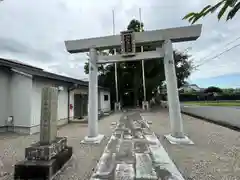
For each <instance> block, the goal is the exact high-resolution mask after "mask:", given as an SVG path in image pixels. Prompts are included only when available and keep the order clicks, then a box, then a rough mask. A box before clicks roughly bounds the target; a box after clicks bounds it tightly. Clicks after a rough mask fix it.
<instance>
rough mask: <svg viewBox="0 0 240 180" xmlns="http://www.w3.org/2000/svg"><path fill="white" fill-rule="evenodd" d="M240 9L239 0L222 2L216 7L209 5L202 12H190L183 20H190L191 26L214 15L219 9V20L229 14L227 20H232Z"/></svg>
mask: <svg viewBox="0 0 240 180" xmlns="http://www.w3.org/2000/svg"><path fill="white" fill-rule="evenodd" d="M239 8H240V1H239V0H221V1H220V2H218V3H217V4H215V5H207V6H206V7H204V8H203V9H202V10H201V11H200V12H190V13H188V14H187V15H186V16H185V17H184V18H183V19H186V20H188V21H189V22H190V23H191V24H194V23H195V22H197V21H198V20H199V19H200V18H202V17H204V16H206V15H208V14H209V13H214V12H215V11H216V10H218V9H219V12H218V14H217V18H218V20H220V19H221V18H222V17H223V15H224V14H227V16H226V20H229V19H232V18H233V17H234V16H235V15H236V13H237V12H238V10H239Z"/></svg>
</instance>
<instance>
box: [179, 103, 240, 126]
mask: <svg viewBox="0 0 240 180" xmlns="http://www.w3.org/2000/svg"><path fill="white" fill-rule="evenodd" d="M181 110H182V112H184V113H187V114H191V115H193V116H197V117H202V118H204V119H208V120H211V121H213V122H216V123H220V124H223V125H225V126H229V127H235V128H240V120H239V117H240V107H222V106H221V107H219V106H198V105H181Z"/></svg>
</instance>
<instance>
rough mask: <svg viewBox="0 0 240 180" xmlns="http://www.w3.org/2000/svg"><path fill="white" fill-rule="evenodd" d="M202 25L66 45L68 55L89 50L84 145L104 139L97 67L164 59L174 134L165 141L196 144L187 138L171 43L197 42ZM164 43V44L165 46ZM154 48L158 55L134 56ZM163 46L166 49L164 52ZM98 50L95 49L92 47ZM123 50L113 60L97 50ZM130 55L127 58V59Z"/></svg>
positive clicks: (112, 57)
mask: <svg viewBox="0 0 240 180" xmlns="http://www.w3.org/2000/svg"><path fill="white" fill-rule="evenodd" d="M201 29H202V25H193V26H187V27H178V28H169V29H162V30H154V31H144V32H126V34H125V33H124V34H125V35H124V36H123V34H121V36H120V35H114V36H105V37H98V38H89V39H81V40H72V41H66V42H65V45H66V48H67V51H68V52H70V53H78V52H87V51H89V50H90V61H89V108H88V110H89V111H88V116H89V118H88V121H89V122H88V136H87V137H86V138H85V142H86V141H88V142H94V143H95V142H96V143H99V142H100V141H101V139H102V138H103V135H99V134H98V108H97V104H98V103H97V100H98V98H97V89H98V87H97V84H98V83H97V64H104V63H109V62H122V61H139V60H147V59H159V58H162V57H163V58H164V68H165V76H166V81H167V92H168V103H169V116H170V122H171V131H172V132H171V134H170V135H166V138H167V139H168V140H169V141H170V143H173V144H181V143H184V144H193V142H192V141H191V140H190V139H188V137H187V136H185V135H184V132H183V125H182V117H181V112H180V103H179V96H178V90H177V77H176V72H175V71H176V70H175V65H174V59H173V47H172V43H176V42H183V41H194V40H196V39H197V38H198V37H199V36H200V34H201ZM163 42H164V44H163ZM149 44H151V45H154V46H155V47H156V51H146V52H141V53H137V52H135V49H136V48H135V45H139V46H145V45H149ZM162 45H163V48H161V47H162ZM93 46H94V47H95V48H96V49H95V48H92V47H93ZM119 47H121V48H122V52H123V54H121V55H113V56H101V55H99V56H98V55H97V52H96V50H100V51H101V50H105V49H110V48H119ZM126 55H127V56H126Z"/></svg>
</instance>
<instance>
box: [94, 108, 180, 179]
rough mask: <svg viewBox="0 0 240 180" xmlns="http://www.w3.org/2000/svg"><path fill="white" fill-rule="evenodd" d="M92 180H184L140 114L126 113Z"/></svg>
mask: <svg viewBox="0 0 240 180" xmlns="http://www.w3.org/2000/svg"><path fill="white" fill-rule="evenodd" d="M91 179H92V180H104V179H108V180H120V179H121V180H122V179H124V180H125V179H126V180H162V179H166V180H171V179H172V180H183V177H182V175H181V174H180V173H179V171H178V170H177V168H176V166H175V165H174V163H173V162H172V161H171V159H170V158H169V156H168V154H167V153H166V151H165V150H164V148H163V147H162V145H161V144H160V142H159V140H158V139H157V137H156V136H155V134H154V133H153V132H152V131H151V129H150V128H149V125H148V124H147V122H146V121H144V120H143V119H142V118H141V116H140V113H139V112H128V113H124V114H123V116H122V117H121V118H120V120H119V122H118V124H117V126H116V128H115V131H114V133H113V135H112V137H111V139H110V140H109V143H108V144H107V146H106V148H105V150H104V153H103V155H102V157H101V159H100V161H99V163H98V165H97V167H96V171H95V172H94V173H93V175H92V178H91Z"/></svg>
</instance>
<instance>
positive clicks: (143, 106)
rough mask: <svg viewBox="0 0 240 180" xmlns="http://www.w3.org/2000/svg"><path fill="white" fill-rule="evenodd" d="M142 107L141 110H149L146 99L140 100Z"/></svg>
mask: <svg viewBox="0 0 240 180" xmlns="http://www.w3.org/2000/svg"><path fill="white" fill-rule="evenodd" d="M142 109H143V110H149V103H148V101H143V102H142Z"/></svg>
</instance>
